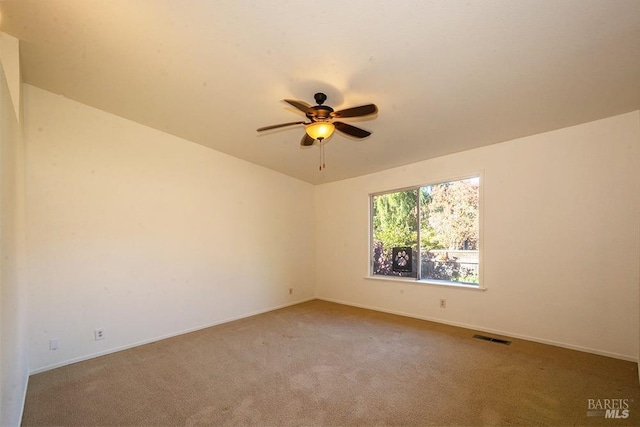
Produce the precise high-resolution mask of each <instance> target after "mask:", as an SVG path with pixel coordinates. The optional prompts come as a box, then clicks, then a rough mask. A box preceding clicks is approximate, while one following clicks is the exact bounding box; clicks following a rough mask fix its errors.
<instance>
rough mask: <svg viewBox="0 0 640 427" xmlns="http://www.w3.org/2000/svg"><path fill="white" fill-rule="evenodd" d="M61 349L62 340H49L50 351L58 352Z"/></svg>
mask: <svg viewBox="0 0 640 427" xmlns="http://www.w3.org/2000/svg"><path fill="white" fill-rule="evenodd" d="M59 348H60V340H59V339H58V338H54V339H52V340H49V350H57V349H59Z"/></svg>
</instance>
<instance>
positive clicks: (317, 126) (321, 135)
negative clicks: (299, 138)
mask: <svg viewBox="0 0 640 427" xmlns="http://www.w3.org/2000/svg"><path fill="white" fill-rule="evenodd" d="M305 130H306V131H307V135H309V136H310V137H311V138H313V139H317V140H318V141H322V140H323V139H325V138H329V137H330V136H331V134H333V131H334V130H335V126H334V125H333V123H330V122H314V123H311V124H308V125H307V126H306V127H305Z"/></svg>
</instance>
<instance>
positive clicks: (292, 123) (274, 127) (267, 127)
mask: <svg viewBox="0 0 640 427" xmlns="http://www.w3.org/2000/svg"><path fill="white" fill-rule="evenodd" d="M302 123H304V121H301V122H289V123H281V124H279V125H271V126H264V127H261V128H258V132H262V131H263V130H271V129H278V128H282V127H285V126H293V125H299V124H302Z"/></svg>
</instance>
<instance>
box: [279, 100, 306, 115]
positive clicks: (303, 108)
mask: <svg viewBox="0 0 640 427" xmlns="http://www.w3.org/2000/svg"><path fill="white" fill-rule="evenodd" d="M284 102H287V103H289V104H291V105H293V106H294V107H296V108H297V109H298V110H300V111H302V112H303V113H305V114H306V113H307V111H309V109H310V108H311V105H309V104H307V103H306V102H304V101H296V100H295V99H285V100H284Z"/></svg>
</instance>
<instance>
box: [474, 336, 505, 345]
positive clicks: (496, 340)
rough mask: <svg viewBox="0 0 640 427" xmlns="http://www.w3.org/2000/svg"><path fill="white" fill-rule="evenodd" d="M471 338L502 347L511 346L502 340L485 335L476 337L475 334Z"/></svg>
mask: <svg viewBox="0 0 640 427" xmlns="http://www.w3.org/2000/svg"><path fill="white" fill-rule="evenodd" d="M473 337H474V338H475V339H477V340H483V341H491V342H495V343H498V344H502V345H509V344H511V341H507V340H503V339H500V338H494V337H488V336H486V335H477V334H476V335H474V336H473Z"/></svg>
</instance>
